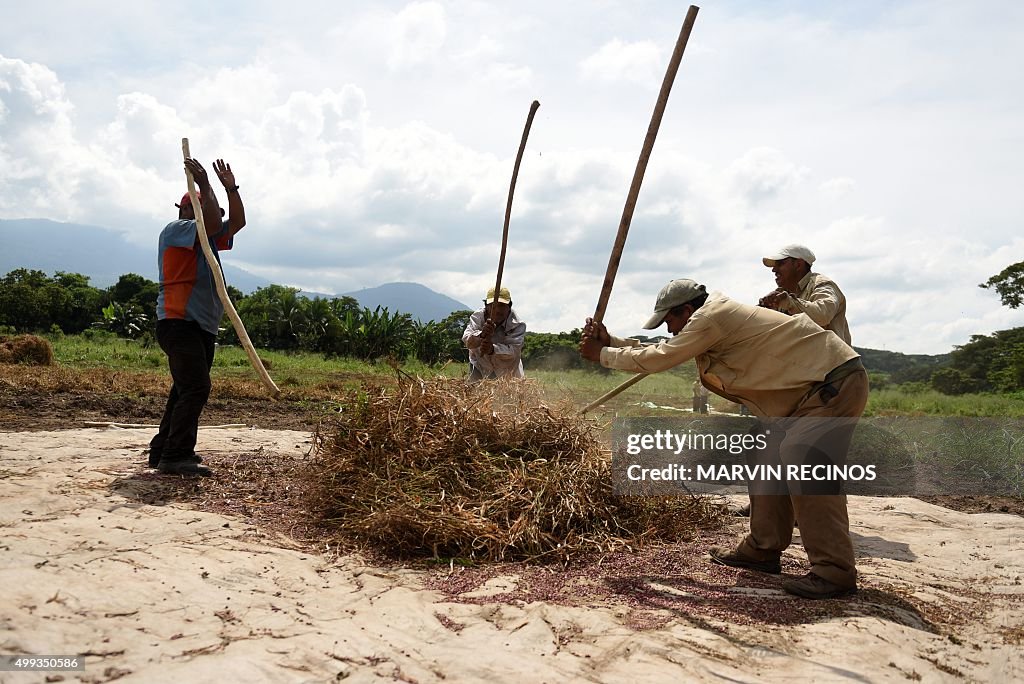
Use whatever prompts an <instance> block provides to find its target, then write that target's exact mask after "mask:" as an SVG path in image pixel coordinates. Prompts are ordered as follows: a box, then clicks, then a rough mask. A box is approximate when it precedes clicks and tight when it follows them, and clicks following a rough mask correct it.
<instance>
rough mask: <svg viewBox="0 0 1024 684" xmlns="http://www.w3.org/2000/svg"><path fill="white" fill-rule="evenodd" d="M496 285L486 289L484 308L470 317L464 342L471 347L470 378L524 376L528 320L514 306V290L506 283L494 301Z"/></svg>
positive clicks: (474, 380)
mask: <svg viewBox="0 0 1024 684" xmlns="http://www.w3.org/2000/svg"><path fill="white" fill-rule="evenodd" d="M494 299H495V298H494V288H493V287H492V288H491V289H489V290H487V297H486V298H485V299H484V308H482V309H480V310H479V311H476V312H475V313H474V314H473V315H472V316H470V318H469V324H468V325H466V330H465V332H463V333H462V344H464V345H466V348H467V349H469V381H470V382H479V381H480V380H485V379H493V378H502V377H506V376H510V377H513V378H522V377H524V376H525V374H524V373H523V361H522V356H523V341H524V340H525V339H526V324H525V323H523V322H522V321H520V320H519V317H518V316H516V312H515V311H513V310H512V294H511V293H510V292H509V291H508V288H507V287H503V288H501V291H500V292H498V298H497V299H498V301H497V302H495V301H494Z"/></svg>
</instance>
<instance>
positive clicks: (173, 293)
mask: <svg viewBox="0 0 1024 684" xmlns="http://www.w3.org/2000/svg"><path fill="white" fill-rule="evenodd" d="M233 242H234V238H233V237H232V235H231V229H230V228H229V227H228V222H227V221H222V223H221V229H220V232H218V233H217V234H216V235H211V236H210V247H211V249H213V253H214V254H215V255H216V256H217V263H218V264H220V254H219V252H220V250H225V249H231V246H232V243H233ZM202 251H203V250H202V246H201V245H200V244H199V237H198V235H197V228H196V222H195V221H194V220H191V221H187V220H180V219H179V220H177V221H171V222H170V223H168V224H167V226H166V227H165V228H164V229H163V231H161V233H160V245H159V255H158V257H157V264H158V266H159V268H160V294H159V295H158V296H157V302H156V317H157V319H158V320H164V319H167V318H177V319H183V320H186V321H195V322H196V323H198V324H199V327H200V328H202V329H203V330H205V331H206V332H209V333H213V334H214V335H216V334H217V330H218V328H219V327H220V319H221V317H222V316H223V315H224V305H223V304H221V301H220V298H219V297H218V296H217V289H216V286H215V285H214V281H213V273H212V272H211V271H210V266H209V264H208V263H207V262H206V257H205V256H204V255H203V253H202ZM222 274H223V272H222Z"/></svg>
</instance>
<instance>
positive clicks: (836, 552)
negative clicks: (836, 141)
mask: <svg viewBox="0 0 1024 684" xmlns="http://www.w3.org/2000/svg"><path fill="white" fill-rule="evenodd" d="M662 323H665V324H666V326H667V327H668V331H669V333H671V334H672V337H671V338H670V339H668V340H666V341H664V342H660V343H657V344H652V345H647V346H641V345H640V343H639V342H638V341H637V340H630V339H622V338H618V337H614V336H612V335H610V334H609V333H608V330H607V329H606V328H605V326H604V325H603V324H601V323H598V322H595V321H594V320H593V319H588V320H587V323H586V327H585V328H584V334H583V339H582V340H581V341H580V354H581V355H582V356H583V357H584V358H586V359H588V360H590V361H593V362H595V363H600V364H601V365H602V366H605V367H607V368H615V369H619V370H626V371H632V372H644V373H658V372H660V371H665V370H668V369H669V368H673V367H675V366H678V365H679V364H681V363H685V362H686V361H689V360H690V359H696V363H697V370H698V373H699V374H700V381H701V383H702V384H703V385H704V386H705V387H707V388H708V389H709V390H711V391H712V392H714V393H715V394H718V395H720V396H723V397H725V398H726V399H729V400H730V401H734V402H737V403H741V404H743V405H744V406H746V407H747V408H748V409H750V411H751V412H752V413H753V414H754V415H756V416H758V417H759V418H764V419H770V422H771V425H772V430H771V434H772V439H770V440H769V441H768V445H769V446H768V452H767V453H768V456H769V457H770V458H772V459H774V460H775V462H781V463H783V464H787V465H788V464H803V463H807V462H808V459H809V458H810V457H811V456H812V455H813V456H814V457H815V458H817V457H821V456H826V457H827V458H828V459H829V461H830V462H832V463H834V464H837V465H843V464H845V459H846V454H847V451H848V450H849V444H850V438H851V437H852V435H853V428H854V426H855V424H856V419H857V418H858V417H860V415H861V413H862V412H863V410H864V406H865V404H866V403H867V393H868V383H867V374H866V373H865V372H864V367H863V366H862V365H861V363H860V357H859V356H858V355H857V353H856V352H855V351H854V350H853V349H852V348H850V347H849V345H847V344H846V343H844V342H843V341H842V340H840V339H839V338H838V337H837V336H836V335H833V334H831V333H829V332H826V331H825V330H823V329H822V328H820V327H819V326H818V325H816V324H814V323H813V322H812V321H811V320H810V319H809V318H807V317H806V316H787V315H785V314H782V313H780V312H778V311H772V310H770V309H766V308H760V307H755V306H751V305H748V304H742V303H740V302H737V301H734V300H731V299H729V298H728V297H726V296H724V295H722V294H720V293H714V294H711V295H709V294H708V293H707V290H706V289H705V288H704V286H703V285H699V284H697V283H696V282H694V281H693V280H688V279H680V280H673V281H672V282H670V283H669V284H668V285H666V286H665V287H664V288H662V290H661V292H660V293H658V299H657V303H656V304H655V308H654V314H653V315H652V316H651V318H650V319H649V320H648V321H647V323H646V325H644V328H647V329H653V328H657V327H659V326H660V325H661V324H662ZM798 418H799V419H804V420H794V419H798ZM815 418H829V419H832V420H827V421H822V420H814V419H815ZM789 492H790V493H789V495H788V496H786V495H784V496H778V495H768V494H752V496H751V502H752V509H751V517H750V534H749V535H747V536H746V538H745V539H743V541H742V542H741V543H740V544H739V545H738V546H737V547H736V549H735V550H732V551H729V550H723V549H717V548H716V549H712V550H711V558H712V560H714V561H715V562H717V563H720V564H723V565H729V566H732V567H738V568H745V569H749V570H756V571H760V572H768V573H773V574H779V573H781V571H782V570H781V564H780V558H781V555H782V551H783V550H785V549H786V548H787V547H788V546H789V544H790V542H791V541H792V536H793V522H794V520H795V519H796V517H797V516H799V518H800V521H801V530H800V531H801V538H802V540H803V544H804V548H805V549H806V550H807V557H808V560H809V561H810V565H811V571H810V573H808V574H807V575H806V576H804V577H802V578H800V579H798V580H790V581H787V582H785V583H784V584H783V588H784V589H785V590H786V591H788V592H789V593H792V594H796V595H798V596H803V597H806V598H832V597H836V596H842V595H845V594H848V593H851V592H853V591H855V590H856V586H857V570H856V567H855V564H854V556H853V544H852V542H851V540H850V529H849V517H848V514H847V509H846V496H845V495H844V494H841V493H827V494H805V493H800V491H799V487H798V486H796V487H791V488H790V490H789Z"/></svg>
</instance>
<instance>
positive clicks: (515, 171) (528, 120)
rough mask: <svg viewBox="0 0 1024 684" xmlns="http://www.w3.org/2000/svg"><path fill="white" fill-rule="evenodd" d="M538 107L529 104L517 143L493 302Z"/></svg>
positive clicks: (538, 104)
mask: <svg viewBox="0 0 1024 684" xmlns="http://www.w3.org/2000/svg"><path fill="white" fill-rule="evenodd" d="M539 107H540V102H538V101H537V100H534V101H533V103H532V104H530V113H529V114H527V115H526V127H525V128H523V139H522V140H520V141H519V153H518V154H516V164H515V166H514V167H513V168H512V184H511V185H509V186H508V204H506V205H505V227H504V228H503V229H502V231H501V256H499V257H498V277H497V280H495V282H494V301H495V302H497V301H498V295H499V294H500V293H501V274H502V272H503V271H504V270H505V250H506V249H507V248H508V224H509V221H511V219H512V195H513V194H515V191H516V179H517V178H518V177H519V164H520V163H522V161H523V152H524V151H525V150H526V139H527V138H528V137H529V135H530V126H532V125H533V117H534V115H535V114H536V113H537V109H538V108H539ZM492 311H493V309H492Z"/></svg>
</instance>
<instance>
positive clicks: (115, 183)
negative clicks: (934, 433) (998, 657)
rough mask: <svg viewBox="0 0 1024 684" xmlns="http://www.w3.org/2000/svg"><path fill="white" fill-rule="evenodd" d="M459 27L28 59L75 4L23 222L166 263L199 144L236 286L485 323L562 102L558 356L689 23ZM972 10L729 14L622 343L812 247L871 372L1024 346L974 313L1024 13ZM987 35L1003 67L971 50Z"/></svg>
mask: <svg viewBox="0 0 1024 684" xmlns="http://www.w3.org/2000/svg"><path fill="white" fill-rule="evenodd" d="M451 7H453V6H452V5H449V4H446V3H442V2H426V1H422V2H412V3H405V2H403V1H402V0H396V1H395V2H387V3H377V4H372V5H366V4H363V5H359V6H353V5H351V4H350V3H310V4H309V5H308V6H307V7H306V8H305V9H304V11H303V12H302V13H301V15H302V16H297V13H295V12H294V11H293V8H289V7H282V6H277V5H267V6H261V5H256V6H254V7H253V8H252V9H251V11H250V12H247V13H243V14H242V15H238V14H232V16H228V15H227V13H226V12H219V11H218V10H219V8H218V7H214V6H211V8H210V16H209V22H208V26H207V27H206V29H205V33H204V34H203V36H202V40H201V41H198V42H197V45H196V47H194V48H193V49H191V50H189V51H187V53H186V52H182V51H181V50H180V48H178V47H176V43H175V40H176V39H175V33H174V30H173V29H172V28H171V24H170V23H168V22H163V21H134V20H137V19H139V18H140V17H142V16H143V15H144V16H146V17H149V18H150V19H153V18H158V17H163V14H165V13H166V12H165V11H164V10H158V9H153V8H150V9H148V10H143V9H133V10H131V11H132V12H134V13H135V14H132V15H129V17H128V19H125V18H123V17H122V15H121V13H120V12H114V11H103V10H100V11H101V12H103V13H102V15H101V16H102V23H104V24H105V25H107V24H109V25H111V27H112V29H111V30H112V31H118V30H120V31H122V32H123V34H127V33H129V32H130V34H131V36H132V39H131V40H130V41H125V42H118V41H110V42H107V43H104V45H103V46H102V49H98V48H95V47H90V49H86V50H79V49H77V48H78V47H79V44H78V43H74V42H67V41H40V40H28V39H26V38H25V37H26V36H31V35H33V27H36V33H37V34H38V35H43V33H42V30H43V28H45V29H46V31H49V30H50V29H53V30H55V31H57V32H58V33H59V34H60V35H67V36H72V35H74V32H73V31H69V30H68V27H71V26H73V25H74V24H77V23H80V22H81V16H80V15H77V14H75V13H74V12H73V11H71V5H69V11H67V12H61V13H56V14H55V13H52V12H46V11H44V9H41V8H40V9H37V8H36V7H35V6H26V7H25V8H22V10H20V11H19V13H18V14H17V16H16V17H11V18H9V19H10V21H5V22H4V23H3V24H2V25H0V44H3V45H7V46H16V47H17V53H11V54H8V55H7V57H6V58H0V216H2V217H4V218H14V217H24V216H39V217H46V218H52V219H57V220H69V221H76V222H82V223H92V224H98V225H104V226H109V227H112V228H118V229H121V230H124V231H125V232H126V233H127V234H128V235H129V237H130V239H132V240H135V241H137V242H139V243H140V244H146V245H150V244H151V243H152V240H153V235H154V232H155V230H157V229H158V227H159V226H161V225H162V224H163V222H165V221H166V220H167V219H168V218H169V217H170V212H172V211H173V207H172V206H171V202H172V201H173V200H175V199H176V198H177V197H179V196H180V194H181V192H182V191H183V189H184V177H183V173H182V168H181V158H180V147H179V143H180V138H181V137H182V136H188V137H189V138H190V140H191V141H192V149H193V153H194V154H195V155H196V156H197V157H199V158H200V159H201V160H202V161H204V162H207V163H209V161H211V160H212V159H214V158H217V157H224V158H226V159H227V160H228V161H229V162H231V163H232V166H233V167H234V168H235V170H236V173H237V175H238V178H239V183H240V184H241V186H242V189H243V197H244V198H245V201H246V203H247V209H248V218H249V226H248V227H247V228H246V231H245V233H244V234H243V235H242V236H241V237H240V239H239V243H238V246H237V247H238V248H237V249H236V250H233V251H232V253H231V255H230V256H228V257H227V258H228V259H230V260H231V262H232V263H234V264H237V265H240V266H243V267H245V268H247V269H248V270H250V271H253V272H255V273H257V274H260V275H263V276H265V277H267V278H269V279H271V280H274V281H277V282H282V283H285V284H290V285H296V286H301V287H305V288H307V289H313V290H317V291H326V292H343V291H349V290H356V289H359V288H362V287H368V286H373V285H377V284H380V283H382V282H386V281H389V280H414V281H418V282H422V283H424V284H426V285H428V286H430V287H433V288H434V289H437V290H440V291H443V292H445V293H446V294H450V295H452V296H454V297H456V298H457V299H461V300H463V301H466V302H476V301H478V300H479V298H480V296H481V292H480V290H481V289H486V287H487V284H488V282H489V281H491V280H493V276H494V269H495V268H496V262H497V252H498V246H499V241H500V232H501V226H502V222H503V217H504V208H505V200H506V193H507V190H508V182H509V174H510V173H511V169H512V163H513V153H514V152H515V143H516V142H518V135H519V132H520V131H521V125H522V116H523V115H525V112H526V106H527V104H528V103H529V101H530V100H531V99H534V98H536V99H539V100H541V102H542V103H543V108H542V110H541V113H540V116H539V117H538V120H537V121H536V122H535V126H534V130H533V132H532V133H531V141H530V145H529V146H528V148H527V155H526V157H525V158H524V160H523V167H522V169H521V171H520V176H519V184H518V186H517V190H516V200H515V206H514V207H513V214H512V224H511V242H510V252H509V255H508V259H507V264H506V277H507V278H508V279H509V283H510V286H512V285H514V286H515V292H516V298H517V308H519V309H520V310H521V313H522V314H523V315H524V317H526V318H527V320H528V321H529V322H530V323H531V327H533V329H537V330H567V329H569V328H571V327H575V326H578V325H580V324H581V323H582V318H583V317H585V315H587V314H588V313H592V310H591V309H592V307H593V305H594V304H596V296H597V293H598V291H599V289H600V285H601V280H602V278H603V275H604V269H605V266H606V264H607V259H608V252H609V250H610V248H611V244H612V240H613V239H614V235H615V231H616V229H617V226H618V223H619V219H620V216H621V213H622V209H623V204H624V202H625V198H626V194H627V191H628V186H629V182H630V178H631V175H632V172H633V169H634V167H635V164H636V152H637V149H636V145H637V144H638V143H639V142H640V140H641V139H642V134H643V131H644V127H645V126H646V123H647V121H648V117H649V116H650V109H651V106H652V105H653V99H654V92H655V90H656V88H657V85H658V84H659V83H660V79H661V76H662V73H663V70H664V64H665V61H666V59H667V50H668V49H669V48H670V38H671V35H670V36H669V40H668V41H665V38H666V36H665V34H664V32H663V31H662V28H663V27H666V26H669V27H671V26H675V25H677V24H678V21H679V20H680V19H681V17H680V16H679V14H680V12H679V7H678V6H677V5H674V4H673V3H658V2H656V3H651V4H650V5H649V6H648V7H646V9H645V12H636V11H635V7H634V6H633V5H629V4H626V3H615V2H613V3H604V4H602V5H600V6H599V7H597V6H595V7H594V8H590V7H589V6H585V5H584V6H581V5H575V6H571V7H568V6H565V5H563V4H560V3H539V2H536V3H534V2H527V3H526V4H502V3H465V4H463V5H460V6H459V11H458V12H452V11H449V8H451ZM947 9H949V10H950V12H949V13H945V12H944V13H935V12H933V11H932V10H931V9H930V6H929V5H927V3H923V2H910V3H905V4H903V5H901V6H900V7H899V8H897V9H889V10H886V12H880V13H877V15H871V16H868V17H866V18H865V17H863V16H862V17H861V18H860V19H859V20H858V22H857V23H853V22H851V21H849V20H848V19H849V17H848V15H847V13H845V12H840V11H838V10H834V8H832V9H828V8H825V6H822V8H818V7H817V6H814V7H811V6H810V5H808V6H806V7H800V8H796V9H793V11H791V12H787V13H785V14H784V15H775V14H774V13H771V12H768V11H767V10H762V9H759V8H753V9H751V8H748V7H744V8H743V11H742V12H737V11H734V9H733V10H731V9H730V8H729V7H728V6H723V7H722V8H720V9H719V10H718V15H719V16H716V21H714V22H711V21H707V22H706V23H700V22H698V25H697V27H696V30H695V34H694V37H693V40H692V41H691V45H690V47H689V48H688V50H687V55H686V58H685V61H684V68H683V71H682V72H681V75H682V76H683V78H682V79H681V80H678V81H677V83H676V86H675V89H674V93H673V96H672V100H671V101H670V105H669V109H668V111H667V112H666V117H665V120H664V122H663V125H662V129H661V133H660V134H659V140H658V143H657V146H656V149H655V153H654V155H653V157H652V159H651V164H650V166H649V168H648V170H647V175H646V177H645V179H644V185H643V188H642V190H641V194H640V198H639V201H638V203H637V207H636V211H635V214H634V217H633V223H632V227H631V230H630V237H629V240H628V241H627V245H626V250H625V252H624V254H623V259H622V264H621V266H620V270H619V276H618V280H617V281H616V286H615V290H614V292H613V296H612V300H611V303H610V308H609V312H608V317H607V320H608V322H609V324H611V325H613V326H614V327H615V329H616V330H617V331H619V332H623V333H629V332H639V330H638V327H636V326H638V324H639V322H641V321H642V320H643V319H644V317H645V315H646V314H647V313H648V310H649V308H650V306H651V301H652V299H653V296H654V294H656V292H657V291H658V289H659V288H660V287H661V286H662V285H663V284H664V282H665V281H667V280H668V279H670V278H673V277H679V276H690V277H695V278H697V279H699V280H702V281H704V282H706V283H707V284H708V285H709V287H712V288H713V289H720V290H723V291H725V292H726V293H728V294H730V295H732V296H734V297H736V298H737V299H740V300H743V301H756V299H757V297H759V296H761V295H763V294H764V293H765V292H766V291H767V290H769V289H771V288H773V287H774V283H773V281H772V278H771V274H770V272H769V271H768V269H765V268H764V267H763V266H762V265H761V264H760V257H761V256H763V254H764V253H765V251H766V250H770V249H774V248H776V247H778V246H779V245H782V244H786V243H789V242H804V243H806V244H808V245H810V246H811V247H812V249H814V250H815V251H816V252H817V254H818V256H819V266H820V269H821V270H822V271H823V272H825V273H827V274H828V275H830V276H832V277H834V278H836V280H837V281H838V282H839V283H840V285H841V287H843V289H844V291H846V293H847V295H848V297H849V307H850V318H851V325H852V328H853V335H854V340H855V342H856V343H857V344H862V345H865V346H873V347H883V346H884V347H887V348H889V349H895V350H899V351H906V352H925V351H929V352H941V351H947V350H948V349H949V348H950V347H951V346H952V345H953V344H957V343H963V342H964V341H966V337H967V336H969V335H970V334H974V333H978V332H989V331H991V330H993V329H997V328H1005V327H1010V326H1012V325H1014V324H1017V325H1019V324H1021V323H1024V312H1020V311H1017V312H1014V311H1011V310H1009V309H1006V308H1005V307H1002V306H1000V305H999V303H998V298H997V297H996V296H995V295H994V294H993V293H991V292H988V291H985V290H980V289H979V288H977V284H978V283H980V282H983V281H984V280H985V279H986V278H988V277H989V276H990V275H992V274H994V273H997V272H998V271H999V270H1001V269H1002V268H1004V267H1005V266H1006V265H1008V264H1009V263H1012V262H1015V261H1018V260H1019V259H1020V254H1021V253H1022V252H1021V250H1022V245H1021V243H1020V241H1019V239H1016V238H1015V237H1013V236H1015V235H1016V233H1018V232H1019V231H1017V230H1016V228H1017V224H1018V223H1019V217H1020V215H1021V214H1022V212H1024V200H1022V199H1020V193H1019V192H1016V186H1015V185H1014V179H1015V176H1014V174H1013V169H1014V165H1015V164H1016V161H1015V159H1016V157H1019V156H1020V155H1019V154H1017V152H1018V151H1019V147H1020V137H1019V135H1016V133H1015V131H1016V128H1014V126H1016V125H1017V124H1016V122H1017V121H1019V119H1020V114H1021V112H1022V110H1024V96H1022V95H1021V92H1020V90H1019V89H1016V90H1014V89H1013V88H1006V87H1003V86H1005V83H1007V82H1009V80H1008V79H1010V76H1011V74H1010V72H1009V71H1006V69H1007V66H1006V65H1009V64H1013V63H1015V62H1014V59H1013V58H1014V57H1015V56H1016V57H1019V56H1020V55H1021V48H1020V45H1019V41H1016V40H1015V37H1014V35H1013V33H1012V31H1011V30H1010V27H1011V26H1014V25H1015V22H1014V21H1013V20H1014V18H1015V17H1019V16H1020V12H1021V11H1022V10H1019V9H1013V7H1011V6H1010V4H1009V3H1007V4H1003V5H1000V6H999V7H996V8H993V11H992V12H988V13H977V12H970V11H969V10H966V9H962V8H961V9H957V8H956V7H953V6H950V7H948V8H947ZM140 12H141V13H144V14H143V15H140V14H139V13H140ZM147 12H148V14H145V13H147ZM150 14H152V16H149V15H150ZM700 21H705V20H700ZM55 24H56V25H55ZM1016 24H1019V21H1018V22H1016ZM62 26H63V28H62ZM267 26H274V28H275V30H274V31H272V32H268V31H266V27H267ZM669 33H672V32H671V31H670V32H669ZM229 34H230V35H231V36H232V37H233V39H232V40H223V39H222V38H223V36H226V35H229ZM961 34H963V35H984V36H986V40H985V41H963V40H959V41H954V40H951V38H952V37H957V36H960V35H961ZM46 35H49V33H46ZM218 37H219V38H218ZM663 43H664V44H663ZM68 45H74V46H75V47H76V49H69V48H68ZM948 45H955V46H956V49H955V50H954V52H951V53H949V54H946V55H937V52H936V51H937V48H936V47H935V46H948ZM595 46H600V47H597V48H595ZM807 55H814V59H812V60H808V59H807ZM1019 61H1020V60H1019V59H1017V62H1019ZM936 64H938V65H939V67H936ZM1011 71H1012V70H1011ZM880 74H882V76H881V77H880V76H879V75H880ZM1010 80H1012V79H1010ZM637 86H639V87H637ZM637 93H641V94H643V93H646V94H647V96H643V97H637V96H636V95H637Z"/></svg>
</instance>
